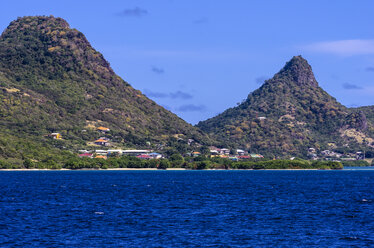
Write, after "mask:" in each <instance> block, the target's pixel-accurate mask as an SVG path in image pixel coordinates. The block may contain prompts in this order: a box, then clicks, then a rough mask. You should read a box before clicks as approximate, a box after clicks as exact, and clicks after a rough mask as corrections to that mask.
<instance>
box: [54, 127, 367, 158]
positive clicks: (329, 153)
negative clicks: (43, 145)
mask: <svg viewBox="0 0 374 248" xmlns="http://www.w3.org/2000/svg"><path fill="white" fill-rule="evenodd" d="M95 129H96V131H97V132H98V133H100V134H101V137H100V138H99V139H97V140H93V141H91V142H87V147H89V148H88V149H81V150H78V152H77V156H78V157H81V158H83V157H86V158H96V159H98V158H99V159H107V158H108V157H118V156H134V157H137V158H139V159H161V158H165V157H166V155H165V154H163V153H162V152H161V151H159V152H155V151H154V150H152V149H120V148H116V147H114V145H113V144H112V142H111V140H110V139H109V138H108V137H107V134H108V133H109V132H110V128H108V127H103V126H99V127H95ZM49 136H50V137H51V138H52V139H55V140H62V139H63V137H62V135H61V134H60V133H58V132H53V133H51V134H50V135H49ZM192 143H195V145H194V146H191V144H192ZM188 145H189V146H191V148H195V149H191V151H190V152H189V153H187V154H186V155H187V156H190V157H199V156H201V155H204V156H208V157H211V158H212V157H220V158H227V159H230V160H232V161H243V160H249V159H262V158H264V156H263V155H261V154H257V153H250V152H249V151H246V150H245V149H228V148H224V147H222V148H218V147H215V146H210V147H209V152H208V153H205V154H201V152H200V151H198V149H196V148H199V147H201V146H202V145H201V144H199V143H196V142H195V141H194V140H193V139H188ZM161 150H162V148H161ZM307 155H308V159H309V160H326V161H336V162H341V161H356V160H364V159H365V154H364V153H363V152H361V151H359V152H356V153H349V154H342V153H338V152H335V151H333V150H323V151H317V150H316V149H315V148H309V149H308V152H307ZM274 159H275V158H274ZM289 159H290V160H293V159H295V157H290V158H289Z"/></svg>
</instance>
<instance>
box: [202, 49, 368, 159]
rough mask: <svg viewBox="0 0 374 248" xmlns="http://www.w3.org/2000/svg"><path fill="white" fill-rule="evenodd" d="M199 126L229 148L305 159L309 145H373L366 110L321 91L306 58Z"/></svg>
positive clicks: (296, 59) (315, 146) (289, 63)
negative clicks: (347, 105)
mask: <svg viewBox="0 0 374 248" xmlns="http://www.w3.org/2000/svg"><path fill="white" fill-rule="evenodd" d="M197 126H198V127H199V128H201V129H202V130H203V131H205V132H207V133H209V134H210V135H212V136H213V137H214V138H216V139H217V140H219V141H220V142H222V143H223V144H225V145H226V146H231V147H242V148H246V149H249V150H251V151H253V152H261V153H264V154H266V155H269V156H275V155H276V156H303V157H306V155H307V150H308V148H310V147H313V148H316V149H329V148H331V147H332V148H335V149H336V148H342V147H346V148H347V147H350V148H352V149H357V148H358V147H360V146H361V145H362V144H363V143H364V142H363V140H365V141H366V143H370V144H371V143H372V142H373V141H374V140H372V139H371V138H372V137H374V136H373V132H372V131H371V130H372V126H373V125H372V124H371V123H370V122H368V121H367V120H366V117H365V114H364V112H363V111H360V109H348V108H346V107H345V106H343V105H341V104H340V103H339V102H337V101H336V99H335V98H333V97H332V96H330V95H329V94H328V93H327V92H325V91H324V90H323V89H322V88H321V87H319V85H318V83H317V81H316V79H315V77H314V74H313V72H312V69H311V67H310V65H309V64H308V62H307V61H306V60H305V59H303V58H302V57H301V56H296V57H293V58H292V59H291V60H290V61H289V62H287V63H286V65H285V66H284V68H283V69H282V70H280V71H279V72H278V73H277V74H275V75H274V77H273V78H272V79H269V80H267V81H265V83H264V84H263V85H262V86H261V87H260V88H259V89H257V90H256V91H254V92H253V93H251V94H249V96H248V98H247V99H246V100H245V101H244V102H243V103H241V104H240V105H239V106H237V107H234V108H230V109H228V110H226V111H224V112H223V113H222V114H219V115H218V116H216V117H213V118H211V119H208V120H206V121H202V122H200V123H198V125H197ZM373 145H374V144H373Z"/></svg>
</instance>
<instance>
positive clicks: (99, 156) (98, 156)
mask: <svg viewBox="0 0 374 248" xmlns="http://www.w3.org/2000/svg"><path fill="white" fill-rule="evenodd" d="M95 158H103V159H107V157H106V156H104V155H96V157H95Z"/></svg>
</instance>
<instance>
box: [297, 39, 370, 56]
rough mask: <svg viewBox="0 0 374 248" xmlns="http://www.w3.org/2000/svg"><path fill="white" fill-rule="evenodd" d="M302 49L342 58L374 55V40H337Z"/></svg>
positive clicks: (313, 44) (314, 44) (310, 45)
mask: <svg viewBox="0 0 374 248" xmlns="http://www.w3.org/2000/svg"><path fill="white" fill-rule="evenodd" d="M302 48H304V49H306V50H308V51H312V52H320V53H331V54H335V55H341V56H352V55H363V54H374V40H337V41H325V42H317V43H312V44H309V45H306V46H303V47H302Z"/></svg>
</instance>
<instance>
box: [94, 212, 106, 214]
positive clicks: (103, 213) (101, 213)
mask: <svg viewBox="0 0 374 248" xmlns="http://www.w3.org/2000/svg"><path fill="white" fill-rule="evenodd" d="M95 214H97V215H103V214H104V212H95Z"/></svg>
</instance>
